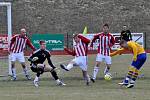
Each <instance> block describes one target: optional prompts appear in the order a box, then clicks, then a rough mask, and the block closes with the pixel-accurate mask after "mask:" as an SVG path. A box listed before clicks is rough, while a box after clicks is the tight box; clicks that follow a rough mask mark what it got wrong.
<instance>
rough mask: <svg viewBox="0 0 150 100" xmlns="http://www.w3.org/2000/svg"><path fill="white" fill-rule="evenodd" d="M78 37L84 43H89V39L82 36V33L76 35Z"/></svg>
mask: <svg viewBox="0 0 150 100" xmlns="http://www.w3.org/2000/svg"><path fill="white" fill-rule="evenodd" d="M78 38H80V39H81V41H82V42H84V43H86V44H89V43H90V40H89V39H87V38H86V37H84V36H82V35H78Z"/></svg>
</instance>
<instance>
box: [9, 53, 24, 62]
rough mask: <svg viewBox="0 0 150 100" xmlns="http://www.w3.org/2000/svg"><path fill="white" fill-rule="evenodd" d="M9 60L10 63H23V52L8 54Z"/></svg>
mask: <svg viewBox="0 0 150 100" xmlns="http://www.w3.org/2000/svg"><path fill="white" fill-rule="evenodd" d="M10 59H11V61H16V60H18V61H19V62H20V63H22V62H25V58H24V53H23V52H20V53H11V54H10Z"/></svg>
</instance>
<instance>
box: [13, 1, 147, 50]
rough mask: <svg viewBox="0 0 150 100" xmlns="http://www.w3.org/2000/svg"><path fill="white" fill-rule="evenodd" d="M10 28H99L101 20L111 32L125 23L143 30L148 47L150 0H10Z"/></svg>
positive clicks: (69, 30)
mask: <svg viewBox="0 0 150 100" xmlns="http://www.w3.org/2000/svg"><path fill="white" fill-rule="evenodd" d="M12 3H13V4H12V14H13V18H12V19H13V32H18V30H19V29H20V28H21V27H25V28H27V29H28V31H29V32H31V33H64V34H66V33H70V34H72V33H75V32H82V31H83V28H84V26H85V25H87V26H88V32H94V33H95V32H99V31H101V27H102V25H103V24H104V23H108V24H109V25H110V31H111V32H120V31H121V28H122V25H124V24H126V25H128V26H129V29H130V30H131V31H132V32H146V33H147V35H146V45H147V48H150V45H149V42H150V34H149V33H150V0H13V2H12Z"/></svg>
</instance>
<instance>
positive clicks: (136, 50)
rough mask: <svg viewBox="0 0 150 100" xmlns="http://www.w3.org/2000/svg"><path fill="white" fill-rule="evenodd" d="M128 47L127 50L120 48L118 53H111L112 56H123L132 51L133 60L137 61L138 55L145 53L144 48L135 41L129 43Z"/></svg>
mask: <svg viewBox="0 0 150 100" xmlns="http://www.w3.org/2000/svg"><path fill="white" fill-rule="evenodd" d="M127 45H128V47H127V48H120V49H118V50H117V51H115V52H113V53H111V54H110V56H115V55H117V54H122V53H124V52H126V51H130V52H132V53H133V60H134V61H135V60H136V59H137V55H139V54H142V53H145V50H144V48H143V47H142V46H141V45H140V44H138V43H136V42H134V41H128V42H127Z"/></svg>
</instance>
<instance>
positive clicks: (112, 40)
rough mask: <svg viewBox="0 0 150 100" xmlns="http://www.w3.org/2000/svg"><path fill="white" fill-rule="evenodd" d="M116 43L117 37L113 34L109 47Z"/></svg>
mask: <svg viewBox="0 0 150 100" xmlns="http://www.w3.org/2000/svg"><path fill="white" fill-rule="evenodd" d="M114 44H115V38H114V36H112V35H111V39H110V45H109V47H112V46H113V45H114Z"/></svg>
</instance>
